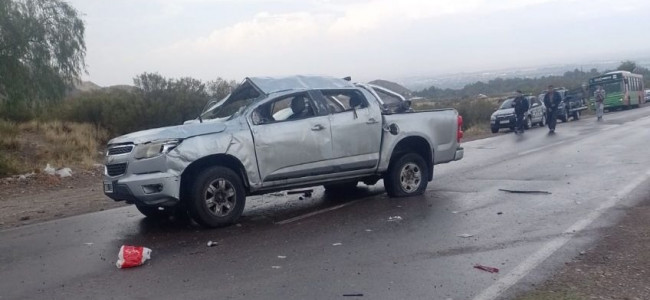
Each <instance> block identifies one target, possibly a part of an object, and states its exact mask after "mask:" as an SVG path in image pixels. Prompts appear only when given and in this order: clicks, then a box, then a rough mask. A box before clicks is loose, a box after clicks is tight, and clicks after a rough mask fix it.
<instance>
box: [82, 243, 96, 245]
mask: <svg viewBox="0 0 650 300" xmlns="http://www.w3.org/2000/svg"><path fill="white" fill-rule="evenodd" d="M93 244H94V243H84V245H86V246H92V245H93Z"/></svg>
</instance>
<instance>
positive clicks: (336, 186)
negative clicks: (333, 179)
mask: <svg viewBox="0 0 650 300" xmlns="http://www.w3.org/2000/svg"><path fill="white" fill-rule="evenodd" d="M357 183H358V182H357V181H350V182H343V183H333V184H326V185H323V187H324V188H325V192H326V193H329V194H342V193H345V192H349V191H351V190H354V189H355V188H356V187H357Z"/></svg>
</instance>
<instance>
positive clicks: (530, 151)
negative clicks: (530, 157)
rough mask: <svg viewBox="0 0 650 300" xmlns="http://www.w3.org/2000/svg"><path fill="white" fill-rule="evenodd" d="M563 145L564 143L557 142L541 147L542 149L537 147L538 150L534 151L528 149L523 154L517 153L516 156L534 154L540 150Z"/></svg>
mask: <svg viewBox="0 0 650 300" xmlns="http://www.w3.org/2000/svg"><path fill="white" fill-rule="evenodd" d="M564 143H565V142H557V143H553V144H548V145H546V146H542V147H539V148H535V149H530V150H526V151H523V152H519V154H518V155H520V156H521V155H527V154H531V153H534V152H538V151H542V150H544V149H547V148H551V147H555V146H559V145H562V144H564Z"/></svg>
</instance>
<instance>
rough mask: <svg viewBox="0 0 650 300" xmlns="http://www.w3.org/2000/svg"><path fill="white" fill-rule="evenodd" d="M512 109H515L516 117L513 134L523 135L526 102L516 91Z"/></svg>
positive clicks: (519, 92)
mask: <svg viewBox="0 0 650 300" xmlns="http://www.w3.org/2000/svg"><path fill="white" fill-rule="evenodd" d="M512 107H514V108H515V115H516V116H517V127H516V128H515V133H524V118H525V114H526V112H527V111H528V100H526V98H525V97H524V95H523V94H522V93H521V91H517V96H516V97H515V100H513V101H512Z"/></svg>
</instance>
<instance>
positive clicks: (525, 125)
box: [524, 116, 533, 129]
mask: <svg viewBox="0 0 650 300" xmlns="http://www.w3.org/2000/svg"><path fill="white" fill-rule="evenodd" d="M531 127H533V120H531V118H530V116H526V123H524V128H526V129H530V128H531Z"/></svg>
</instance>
